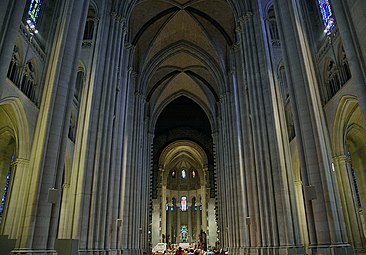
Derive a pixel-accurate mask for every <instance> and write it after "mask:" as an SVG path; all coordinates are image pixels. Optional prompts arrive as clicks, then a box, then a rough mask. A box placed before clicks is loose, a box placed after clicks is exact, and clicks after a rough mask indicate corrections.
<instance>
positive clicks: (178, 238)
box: [174, 193, 181, 243]
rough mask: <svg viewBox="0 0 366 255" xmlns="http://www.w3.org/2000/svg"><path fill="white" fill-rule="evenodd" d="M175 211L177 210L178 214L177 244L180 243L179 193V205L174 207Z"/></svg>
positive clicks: (178, 198)
mask: <svg viewBox="0 0 366 255" xmlns="http://www.w3.org/2000/svg"><path fill="white" fill-rule="evenodd" d="M174 209H175V210H176V212H177V243H179V242H180V230H181V228H180V214H181V212H180V196H179V193H178V197H177V205H176V206H174Z"/></svg>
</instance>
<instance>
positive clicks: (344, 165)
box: [332, 97, 366, 250]
mask: <svg viewBox="0 0 366 255" xmlns="http://www.w3.org/2000/svg"><path fill="white" fill-rule="evenodd" d="M365 140H366V128H365V124H364V121H363V117H362V113H361V110H360V107H359V104H358V101H357V99H355V98H353V97H343V98H342V99H341V102H340V104H339V106H338V109H337V112H336V118H335V122H334V126H333V163H332V164H333V171H334V172H335V174H336V179H337V185H338V188H339V191H340V198H341V203H342V208H343V214H344V218H345V227H346V230H347V234H348V238H349V240H350V242H351V243H352V244H353V246H354V249H355V250H363V249H364V248H365V245H366V238H365V237H366V224H365V215H364V212H363V209H364V208H365V204H366V185H365V182H366V175H365V171H363V165H364V164H363V162H364V158H365V157H366V147H365V145H364V143H363V142H362V141H365Z"/></svg>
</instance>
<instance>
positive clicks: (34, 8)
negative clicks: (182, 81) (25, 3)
mask: <svg viewBox="0 0 366 255" xmlns="http://www.w3.org/2000/svg"><path fill="white" fill-rule="evenodd" d="M40 9H41V0H30V4H29V10H28V17H27V20H26V21H27V24H28V26H29V27H30V28H31V29H35V26H36V24H37V21H38V16H39V11H40Z"/></svg>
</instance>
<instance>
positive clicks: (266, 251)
mask: <svg viewBox="0 0 366 255" xmlns="http://www.w3.org/2000/svg"><path fill="white" fill-rule="evenodd" d="M234 252H235V254H237V255H239V254H240V255H242V254H245V255H304V254H306V251H305V248H304V247H297V246H282V247H242V248H239V249H237V250H236V251H234ZM229 254H231V253H229Z"/></svg>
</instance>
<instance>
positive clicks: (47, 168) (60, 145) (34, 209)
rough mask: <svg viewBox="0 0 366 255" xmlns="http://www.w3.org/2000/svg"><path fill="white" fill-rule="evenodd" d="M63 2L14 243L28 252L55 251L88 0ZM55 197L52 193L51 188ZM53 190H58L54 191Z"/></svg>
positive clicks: (17, 248)
mask: <svg viewBox="0 0 366 255" xmlns="http://www.w3.org/2000/svg"><path fill="white" fill-rule="evenodd" d="M64 4H65V8H61V10H62V13H61V16H60V19H59V20H60V21H62V22H60V24H59V26H58V28H57V31H56V32H55V33H56V35H55V41H54V48H53V51H52V53H51V56H50V59H49V61H48V62H49V64H48V70H47V73H46V79H45V84H46V86H44V95H43V100H42V104H41V107H40V111H39V116H38V122H37V126H36V131H35V137H34V143H33V145H32V154H31V159H30V167H29V169H30V171H29V172H28V173H27V175H28V176H27V178H26V179H27V183H26V185H24V186H23V188H24V189H26V190H27V198H26V202H25V205H24V207H23V208H24V211H22V213H21V214H22V215H21V218H22V219H23V221H22V222H21V223H20V229H21V236H20V237H19V238H18V239H17V245H16V249H15V250H14V251H13V253H17V252H18V251H19V250H22V251H23V252H24V251H25V250H26V252H27V253H29V254H32V253H34V254H37V253H44V252H45V251H47V252H48V253H50V254H51V253H54V252H55V251H54V242H55V239H56V235H57V225H58V214H59V207H60V197H59V191H60V188H61V181H62V175H63V170H64V160H65V151H66V143H67V139H68V136H67V133H68V124H69V117H70V107H71V103H72V100H73V95H74V85H75V81H76V67H77V59H78V56H79V53H80V49H81V42H82V36H83V31H84V26H82V25H80V24H85V19H86V16H87V15H86V14H87V10H88V6H89V0H81V1H70V3H64ZM53 188H54V190H53V191H52V194H51V195H52V196H51V197H53V199H51V200H48V194H50V190H51V189H53ZM53 195H54V196H53Z"/></svg>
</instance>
